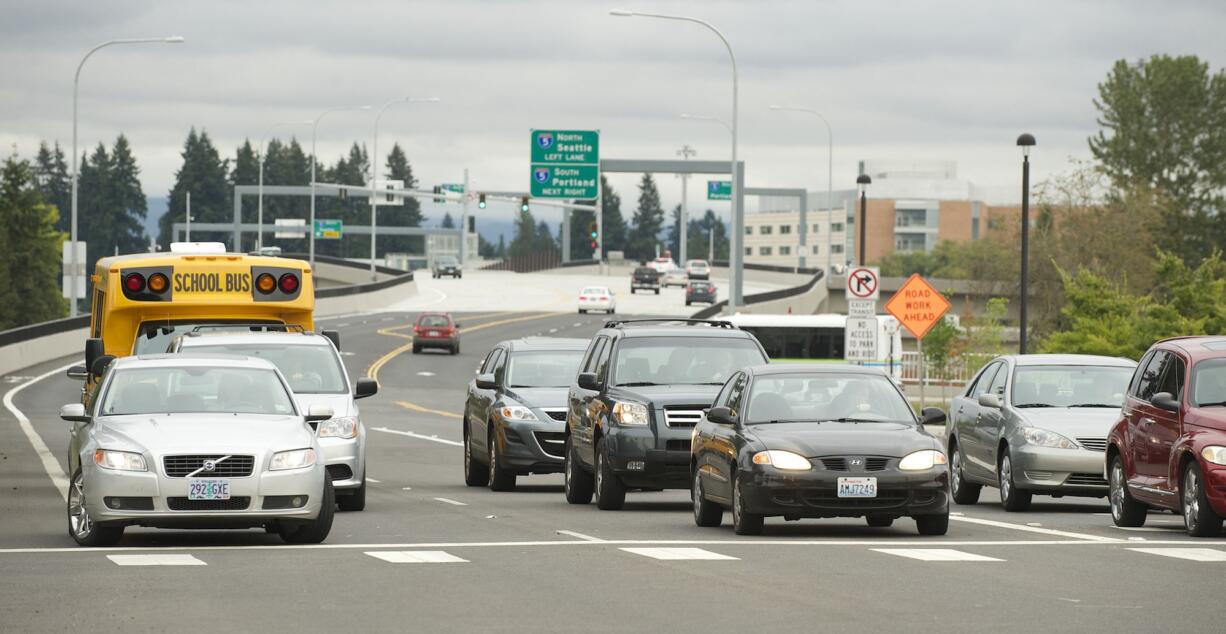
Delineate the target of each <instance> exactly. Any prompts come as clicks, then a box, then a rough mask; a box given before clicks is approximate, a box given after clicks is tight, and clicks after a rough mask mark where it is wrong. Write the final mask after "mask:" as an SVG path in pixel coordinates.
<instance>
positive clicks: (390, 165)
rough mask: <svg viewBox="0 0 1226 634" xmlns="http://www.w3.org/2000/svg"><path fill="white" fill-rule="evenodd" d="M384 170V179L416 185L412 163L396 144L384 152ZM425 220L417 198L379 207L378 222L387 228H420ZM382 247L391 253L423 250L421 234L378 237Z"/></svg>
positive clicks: (406, 187) (410, 187)
mask: <svg viewBox="0 0 1226 634" xmlns="http://www.w3.org/2000/svg"><path fill="white" fill-rule="evenodd" d="M384 168H385V170H386V171H384V172H383V178H386V179H389V180H398V181H404V187H405V189H413V188H415V187H417V179H416V178H414V177H413V166H412V165H410V164H409V158H408V156H406V155H405V153H404V150H403V149H402V148H401V147H400V144H399V143H395V144H393V145H392V151H391V152H388V154H387V162H386V163H385V164H384ZM425 221H426V217H425V216H423V215H422V213H421V203H420V202H418V200H417V199H416V198H405V199H404V202H403V203H402V204H401V205H399V206H396V207H388V208H387V210H386V211H384V210H383V208H382V207H380V208H379V224H380V225H387V226H389V227H420V226H421V225H422V223H424V222H425ZM379 244H380V246H381V248H383V249H386V250H387V251H388V252H392V253H425V251H426V249H425V240H424V238H422V237H421V236H388V237H387V238H386V239H380V240H379Z"/></svg>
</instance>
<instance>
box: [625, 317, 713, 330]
mask: <svg viewBox="0 0 1226 634" xmlns="http://www.w3.org/2000/svg"><path fill="white" fill-rule="evenodd" d="M677 322H680V323H683V324H686V325H688V326H697V325H704V326H710V327H712V328H728V329H730V330H736V329H737V327H736V325H735V324H733V323H732V322H730V321H725V320H722V319H686V318H684V317H673V318H668V317H658V318H655V319H610V320H609V321H606V322H604V327H605V328H621V327H622V326H625V325H627V324H652V323H654V324H666V323H677Z"/></svg>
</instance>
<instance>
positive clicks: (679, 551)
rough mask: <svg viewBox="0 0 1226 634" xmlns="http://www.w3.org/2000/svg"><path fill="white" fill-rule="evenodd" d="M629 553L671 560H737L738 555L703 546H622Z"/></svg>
mask: <svg viewBox="0 0 1226 634" xmlns="http://www.w3.org/2000/svg"><path fill="white" fill-rule="evenodd" d="M621 550H624V551H626V552H628V553H633V554H635V555H642V556H644V557H651V558H652V559H664V560H669V561H679V560H684V559H703V560H710V561H713V560H733V561H735V560H737V559H738V558H737V557H729V556H728V555H721V554H719V553H713V552H711V551H709V550H703V549H701V548H622V549H621Z"/></svg>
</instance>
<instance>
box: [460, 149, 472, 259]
mask: <svg viewBox="0 0 1226 634" xmlns="http://www.w3.org/2000/svg"><path fill="white" fill-rule="evenodd" d="M468 186H469V182H468V168H467V167H465V168H464V208H463V209H462V210H461V211H460V267H461V268H463V267H464V261H465V258H466V257H467V256H468V192H469V191H471V190H470V189H469V187H468Z"/></svg>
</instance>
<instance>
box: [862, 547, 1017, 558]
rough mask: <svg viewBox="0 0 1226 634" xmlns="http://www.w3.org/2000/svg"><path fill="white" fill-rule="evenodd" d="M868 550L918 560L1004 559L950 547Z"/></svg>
mask: <svg viewBox="0 0 1226 634" xmlns="http://www.w3.org/2000/svg"><path fill="white" fill-rule="evenodd" d="M870 550H873V551H874V552H879V553H885V554H887V555H898V556H899V557H910V558H911V559H918V560H920V561H1004V560H1003V559H997V558H995V557H985V556H983V555H976V554H975V553H967V552H962V551H961V550H954V549H952V548H872V549H870Z"/></svg>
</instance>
